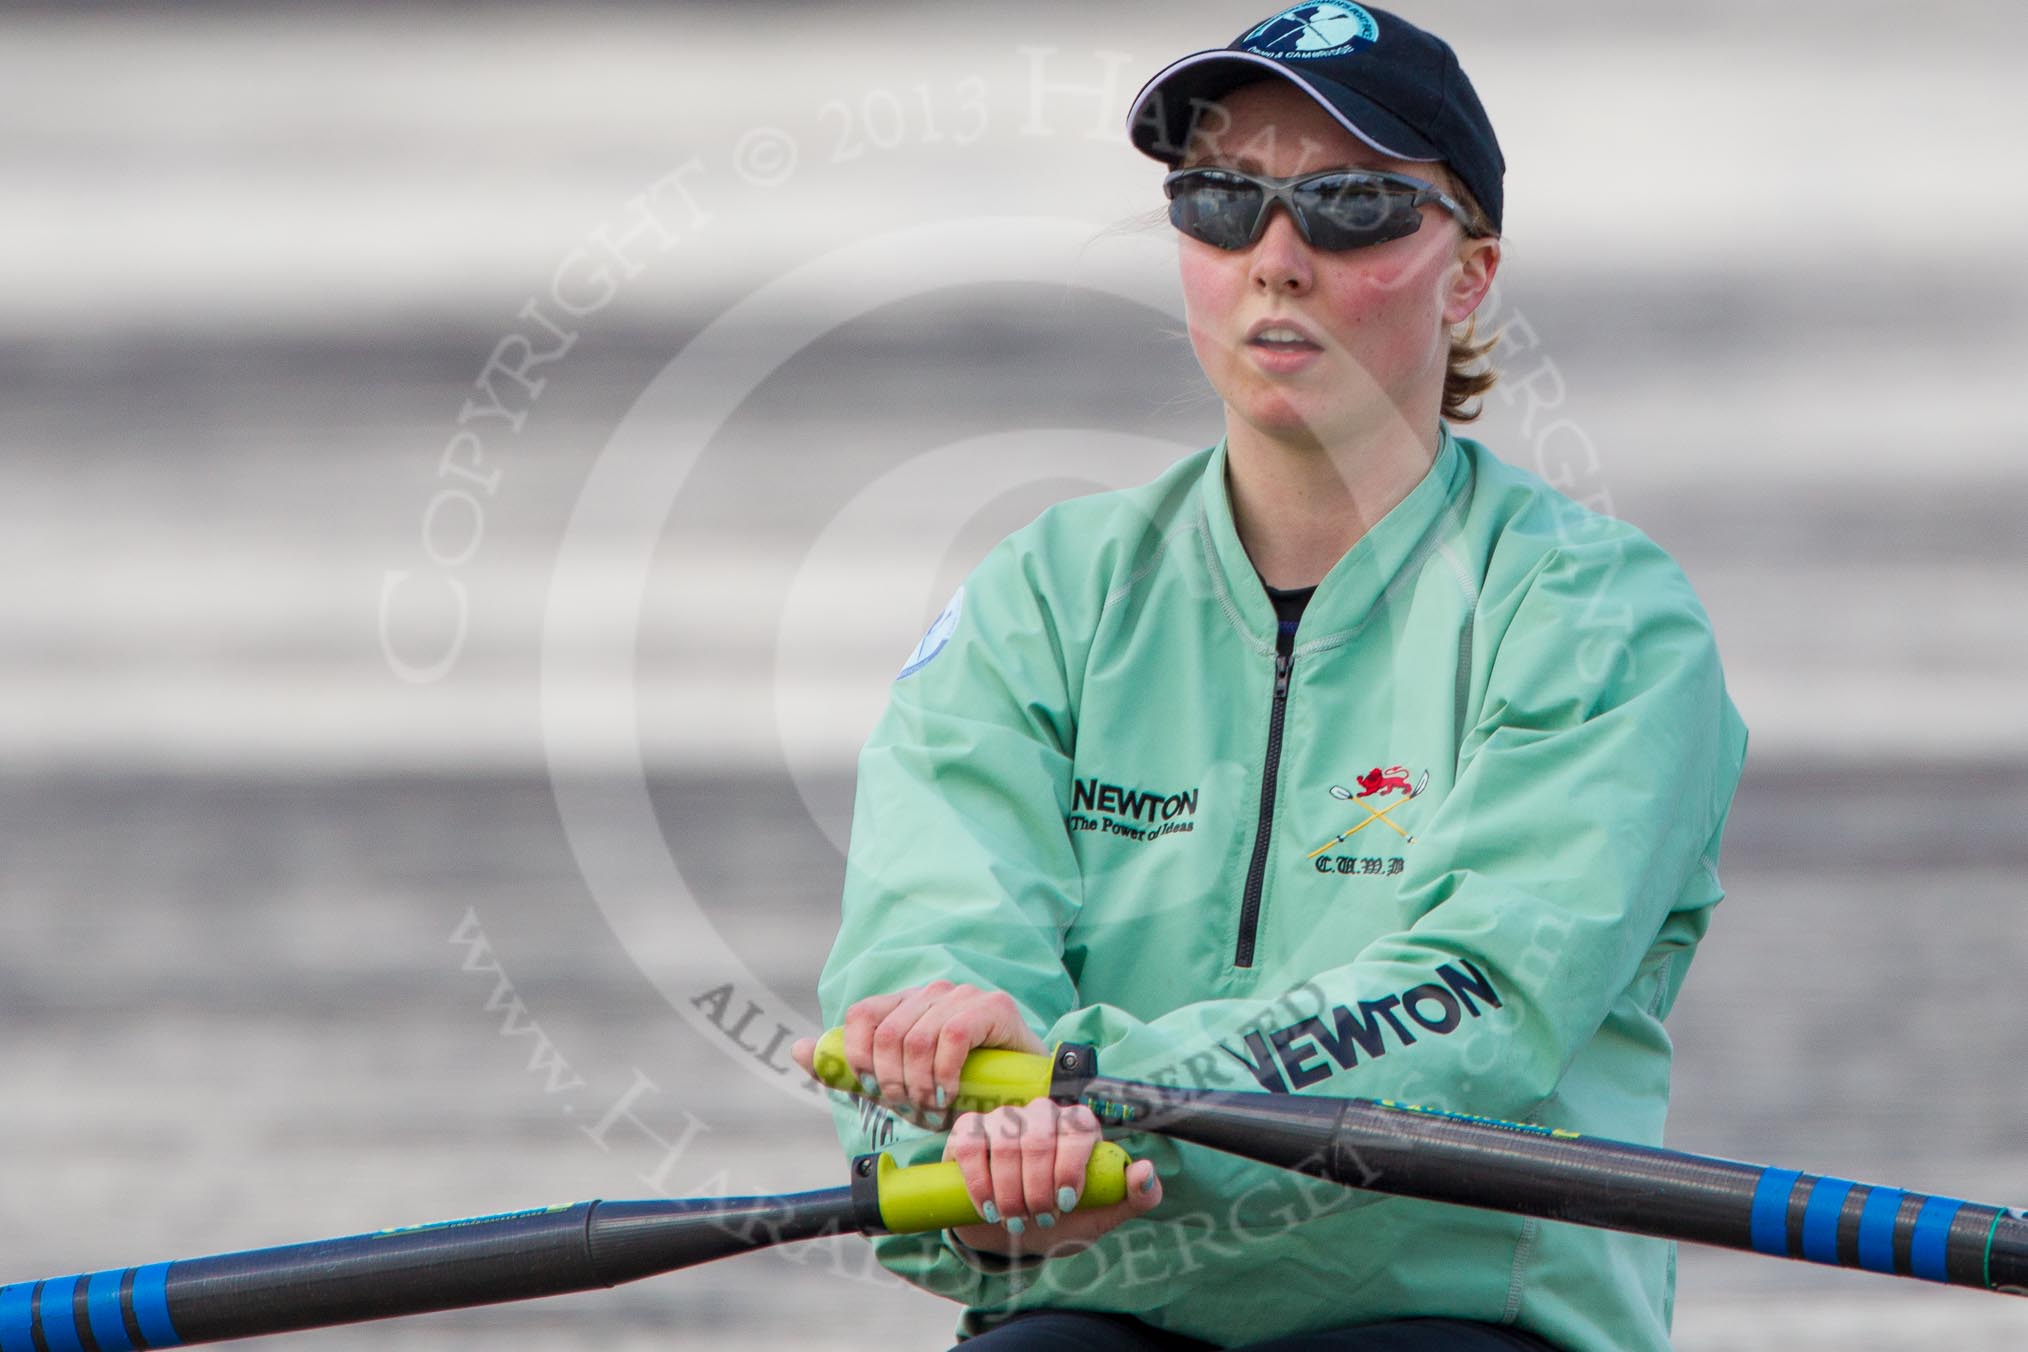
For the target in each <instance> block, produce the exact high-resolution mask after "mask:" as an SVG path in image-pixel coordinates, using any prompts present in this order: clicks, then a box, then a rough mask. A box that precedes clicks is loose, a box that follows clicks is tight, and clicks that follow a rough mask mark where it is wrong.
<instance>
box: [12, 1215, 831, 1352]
mask: <svg viewBox="0 0 2028 1352" xmlns="http://www.w3.org/2000/svg"><path fill="white" fill-rule="evenodd" d="M862 1207H863V1202H855V1201H854V1198H853V1195H852V1190H851V1189H850V1188H831V1189H826V1190H824V1191H820V1192H807V1193H792V1194H788V1195H785V1196H779V1197H743V1198H725V1199H712V1200H704V1201H645V1202H579V1203H578V1204H576V1205H575V1206H568V1207H553V1208H547V1209H542V1210H535V1211H524V1212H513V1213H509V1214H507V1215H501V1216H483V1217H477V1218H474V1219H472V1220H465V1221H449V1222H444V1223H442V1224H437V1225H426V1226H417V1227H414V1228H412V1229H406V1230H390V1231H381V1232H378V1233H374V1234H367V1235H352V1236H348V1237H346V1238H343V1239H326V1240H317V1241H315V1242H312V1243H308V1244H289V1245H284V1246H281V1247H278V1248H271V1249H252V1250H248V1251H246V1252H244V1253H227V1254H217V1255H214V1256H211V1257H207V1258H186V1259H181V1260H178V1261H176V1262H171V1263H153V1264H149V1265H147V1266H145V1267H138V1268H114V1269H109V1270H107V1271H105V1272H96V1273H85V1274H81V1275H77V1276H71V1277H57V1278H50V1279H47V1280H44V1281H38V1282H18V1283H15V1284H14V1285H11V1286H6V1287H0V1352H16V1349H17V1348H18V1349H20V1350H21V1352H34V1350H37V1349H43V1348H48V1349H51V1350H52V1352H73V1350H76V1352H81V1349H83V1348H89V1347H97V1348H99V1349H100V1352H130V1349H135V1348H156V1347H176V1346H181V1345H184V1344H189V1343H204V1342H214V1341H217V1340H219V1339H224V1338H247V1337H252V1336H254V1335H256V1334H266V1333H285V1332H289V1331H291V1330H296V1329H308V1328H322V1327H325V1326H327V1325H331V1324H347V1323H352V1322H355V1321H358V1320H362V1319H384V1318H390V1317H393V1316H396V1315H407V1314H421V1313H424V1312H426V1311H431V1310H450V1309H459V1308H462V1307H465V1306H471V1305H488V1304H493V1303H495V1302H499V1301H507V1300H525V1299H530V1298H533V1297H537V1296H553V1295H561V1294H563V1293H564V1292H567V1291H584V1290H589V1289H592V1288H595V1287H606V1286H614V1285H617V1284H619V1283H621V1282H627V1281H632V1280H634V1279H636V1278H638V1277H646V1276H650V1275H652V1274H654V1273H657V1272H668V1271H671V1270H672V1269H675V1268H680V1267H688V1266H690V1265H692V1264H695V1263H703V1262H708V1261H710V1260H712V1259H715V1258H724V1257H728V1256H730V1255H732V1254H735V1253H742V1252H745V1251H747V1250H749V1249H757V1248H764V1247H766V1246H768V1245H772V1244H780V1243H786V1242H789V1241H792V1240H798V1239H809V1238H814V1237H816V1236H818V1235H823V1234H835V1233H840V1232H844V1231H857V1230H858V1229H859V1228H860V1227H861V1223H862V1220H863V1216H862V1214H861V1208H862Z"/></svg>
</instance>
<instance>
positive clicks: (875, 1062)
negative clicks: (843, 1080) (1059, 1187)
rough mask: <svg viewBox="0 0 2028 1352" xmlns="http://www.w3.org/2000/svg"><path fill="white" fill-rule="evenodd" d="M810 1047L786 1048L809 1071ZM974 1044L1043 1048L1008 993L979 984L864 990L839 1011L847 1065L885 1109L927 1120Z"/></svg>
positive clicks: (950, 1094)
mask: <svg viewBox="0 0 2028 1352" xmlns="http://www.w3.org/2000/svg"><path fill="white" fill-rule="evenodd" d="M816 1045H817V1044H816V1043H814V1042H812V1041H811V1040H810V1039H808V1038H803V1039H801V1040H799V1041H798V1042H797V1043H796V1045H795V1046H794V1047H792V1048H791V1049H790V1054H791V1055H793V1056H794V1057H795V1058H796V1064H797V1065H799V1066H801V1067H802V1068H803V1069H804V1070H805V1071H808V1072H809V1073H811V1074H813V1075H814V1074H815V1073H816V1072H815V1070H814V1068H813V1067H812V1064H811V1061H812V1057H813V1056H814V1054H815V1050H816ZM978 1047H1004V1048H1007V1049H1008V1050H1010V1051H1017V1052H1033V1053H1034V1054H1035V1055H1037V1056H1041V1055H1044V1054H1046V1053H1047V1052H1048V1050H1049V1049H1048V1048H1047V1047H1044V1046H1043V1045H1042V1040H1041V1039H1040V1038H1038V1037H1036V1036H1035V1033H1034V1032H1033V1031H1032V1030H1031V1029H1030V1028H1029V1027H1028V1025H1027V1024H1025V1023H1023V1022H1022V1021H1021V1011H1020V1010H1019V1009H1018V1008H1017V1007H1016V1006H1015V1004H1014V1001H1013V998H1012V997H1011V996H1007V995H1002V994H1001V993H999V992H998V991H982V990H980V989H979V988H978V987H977V986H959V985H953V984H952V983H951V982H948V981H932V982H930V983H929V984H928V985H927V986H915V987H911V988H910V989H908V990H904V991H897V992H895V993H894V994H892V995H870V996H868V997H867V998H866V999H864V1000H861V1001H859V1002H858V1003H856V1004H854V1005H853V1006H852V1007H851V1008H849V1009H847V1010H846V1011H845V1062H846V1064H847V1065H849V1066H851V1068H852V1073H853V1074H854V1075H857V1076H858V1077H859V1082H860V1084H861V1085H862V1086H864V1087H865V1088H866V1090H867V1092H868V1093H869V1094H878V1095H879V1096H880V1101H881V1102H882V1103H884V1104H885V1105H886V1106H887V1107H889V1108H892V1109H893V1110H894V1111H896V1112H898V1113H901V1114H902V1115H903V1116H906V1117H911V1118H913V1119H914V1120H915V1121H917V1122H920V1123H923V1124H925V1125H931V1126H934V1125H936V1124H938V1123H940V1122H942V1121H943V1120H944V1118H945V1117H946V1115H947V1110H948V1109H949V1108H950V1106H951V1104H952V1103H953V1102H955V1101H956V1099H957V1096H958V1072H959V1071H960V1070H962V1069H963V1068H964V1064H965V1058H966V1057H967V1056H969V1055H971V1053H972V1051H973V1049H974V1048H978ZM1087 1153H1089V1152H1087ZM1079 1167H1080V1168H1082V1166H1079Z"/></svg>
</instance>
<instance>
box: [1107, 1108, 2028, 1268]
mask: <svg viewBox="0 0 2028 1352" xmlns="http://www.w3.org/2000/svg"><path fill="white" fill-rule="evenodd" d="M1071 1087H1074V1088H1076V1089H1078V1091H1079V1092H1080V1095H1081V1097H1082V1099H1083V1101H1084V1102H1085V1103H1086V1104H1088V1105H1090V1106H1091V1107H1092V1108H1093V1109H1094V1110H1095V1111H1096V1112H1098V1114H1099V1115H1100V1117H1101V1118H1103V1119H1105V1120H1106V1121H1108V1122H1112V1123H1115V1124H1119V1125H1127V1126H1132V1127H1134V1128H1136V1129H1140V1130H1150V1131H1159V1132H1161V1133H1162V1134H1164V1135H1166V1136H1170V1137H1173V1138H1175V1139H1177V1140H1181V1141H1189V1142H1193V1143H1195V1144H1198V1145H1204V1146H1210V1147H1212V1148H1213V1149H1217V1150H1222V1151H1226V1152H1228V1153H1230V1154H1235V1155H1241V1156H1244V1157H1246V1158H1248V1159H1254V1160H1259V1161H1261V1162H1263V1163H1266V1164H1274V1165H1278V1166H1280V1167H1282V1168H1286V1169H1294V1170H1297V1171H1299V1172H1302V1173H1306V1174H1310V1175H1313V1176H1315V1177H1318V1178H1324V1179H1329V1180H1331V1181H1332V1182H1335V1183H1343V1184H1347V1185H1349V1186H1352V1187H1359V1188H1366V1189H1368V1190H1371V1191H1375V1192H1385V1193H1390V1194H1393V1195H1397V1196H1403V1197H1417V1198H1422V1199H1424V1200H1426V1201H1434V1202H1451V1203H1456V1204H1458V1205H1462V1206H1473V1207H1480V1208H1483V1209H1489V1210H1495V1211H1508V1212H1514V1213H1516V1214H1520V1215H1526V1216H1541V1217H1544V1218H1546V1219H1549V1220H1559V1221H1571V1222H1574V1223H1576V1224H1580V1225H1595V1226H1601V1227H1604V1228H1606V1229H1613V1230H1627V1231H1631V1232H1633V1233H1636V1234H1644V1235H1655V1236H1658V1237H1660V1238H1663V1239H1677V1240H1688V1241H1692V1242H1695V1243H1699V1244H1713V1245H1718V1246H1720V1247H1723V1248H1730V1249H1745V1250H1749V1251H1752V1252H1756V1253H1764V1254H1770V1255H1774V1256H1777V1257H1786V1258H1797V1259H1802V1260H1805V1261H1809V1262H1816V1263H1825V1264H1830V1265H1832V1266H1837V1267H1852V1268H1863V1269H1866V1270H1867V1271H1871V1272H1880V1273H1890V1274H1893V1275H1896V1276H1903V1277H1916V1278H1920V1279H1923V1280H1926V1281H1933V1282H1946V1283H1949V1284H1952V1285H1957V1286H1975V1287H1980V1288H1984V1289H1987V1290H1996V1291H2005V1292H2008V1293H2009V1294H2014V1295H2024V1294H2028V1216H2024V1214H2023V1213H2022V1212H2020V1211H2017V1210H2013V1209H2010V1208H2005V1207H1996V1206H1986V1205H1982V1204H1980V1203H1976V1202H1965V1201H1960V1200H1958V1199H1956V1198H1949V1197H1932V1196H1928V1195H1926V1194H1922V1193H1913V1192H1903V1191H1901V1190H1900V1189H1897V1188H1883V1187H1878V1186H1874V1185H1871V1184H1865V1183H1855V1182H1852V1181H1851V1180H1849V1179H1841V1178H1830V1177H1820V1176H1817V1175H1812V1174H1804V1173H1798V1172H1796V1171H1793V1170H1786V1169H1774V1168H1767V1167H1764V1166H1761V1165H1755V1164H1742V1163H1737V1162H1735V1161H1732V1160H1723V1159H1715V1158H1712V1157H1709V1156H1704V1155H1692V1154H1686V1153H1684V1152H1682V1151H1676V1150H1664V1149H1661V1148H1659V1147H1653V1146H1640V1145H1629V1144H1626V1143H1624V1142H1618V1141H1606V1140H1598V1139H1594V1138H1591V1137H1580V1136H1578V1135H1576V1134H1575V1133H1570V1132H1555V1131H1551V1130H1549V1129H1547V1128H1542V1127H1533V1126H1527V1125H1521V1124H1515V1123H1511V1122H1497V1121H1493V1120H1491V1119H1488V1118H1477V1117H1468V1116H1464V1115H1460V1114H1454V1113H1444V1112H1438V1111H1434V1110H1430V1109H1424V1108H1412V1107H1407V1106H1403V1105H1398V1104H1389V1103H1379V1102H1374V1101H1371V1100H1366V1099H1328V1098H1307V1097H1303V1096H1298V1095H1283V1094H1241V1093H1228V1092H1224V1091H1218V1090H1189V1089H1169V1088H1163V1087H1159V1086H1154V1085H1144V1084H1135V1083H1130V1082H1127V1081H1122V1080H1108V1079H1098V1078H1094V1079H1089V1080H1086V1081H1084V1082H1083V1083H1082V1084H1080V1085H1076V1086H1071Z"/></svg>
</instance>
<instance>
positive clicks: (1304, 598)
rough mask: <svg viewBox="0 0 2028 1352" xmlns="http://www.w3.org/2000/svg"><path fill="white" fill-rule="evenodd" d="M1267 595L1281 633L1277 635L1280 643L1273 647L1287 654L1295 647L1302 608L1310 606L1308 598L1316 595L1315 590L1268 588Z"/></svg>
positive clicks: (1305, 588)
mask: <svg viewBox="0 0 2028 1352" xmlns="http://www.w3.org/2000/svg"><path fill="white" fill-rule="evenodd" d="M1261 585H1262V586H1266V585H1267V584H1266V583H1262V584H1261ZM1267 594H1268V600H1270V601H1272V602H1274V606H1275V618H1276V619H1277V620H1279V621H1281V625H1280V630H1281V632H1280V633H1279V634H1278V635H1277V637H1278V638H1279V639H1280V640H1281V641H1280V642H1279V643H1277V644H1276V645H1275V646H1276V648H1277V649H1278V650H1280V651H1282V652H1287V651H1289V650H1290V649H1291V648H1292V647H1294V646H1295V641H1296V622H1297V621H1298V620H1300V619H1302V618H1303V607H1304V606H1307V605H1308V604H1310V598H1311V597H1312V596H1315V595H1316V594H1317V589H1316V588H1315V587H1290V588H1288V589H1287V590H1286V591H1285V590H1283V589H1282V588H1280V587H1268V589H1267Z"/></svg>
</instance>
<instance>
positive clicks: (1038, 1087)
mask: <svg viewBox="0 0 2028 1352" xmlns="http://www.w3.org/2000/svg"><path fill="white" fill-rule="evenodd" d="M814 1064H815V1066H816V1070H817V1078H818V1079H820V1080H822V1081H823V1082H824V1083H825V1084H827V1085H830V1086H831V1087H832V1088H833V1089H838V1090H842V1091H843V1092H845V1093H847V1094H856V1095H858V1096H859V1097H860V1098H871V1099H878V1098H879V1093H878V1092H877V1091H869V1090H868V1089H867V1087H866V1086H865V1085H863V1084H861V1083H859V1077H858V1076H856V1075H854V1074H853V1073H852V1067H851V1066H849V1065H847V1064H846V1061H845V1030H844V1029H843V1028H833V1029H832V1030H831V1031H830V1032H828V1033H826V1034H824V1036H822V1037H820V1038H818V1039H817V1050H816V1053H815V1058H814ZM1055 1073H1056V1061H1055V1059H1054V1057H1053V1056H1036V1055H1034V1054H1033V1053H1030V1052H1010V1051H1006V1050H1004V1049H1001V1048H998V1047H981V1048H979V1049H978V1050H977V1051H975V1052H973V1053H972V1054H971V1055H970V1056H967V1057H966V1058H965V1068H964V1069H963V1070H961V1071H959V1072H958V1097H957V1100H956V1102H955V1103H953V1104H952V1105H951V1106H952V1107H954V1108H955V1109H957V1111H959V1112H961V1113H986V1112H991V1111H992V1110H993V1109H995V1108H998V1107H1001V1106H1002V1105H1004V1104H1009V1103H1027V1102H1030V1101H1031V1100H1034V1099H1039V1098H1047V1097H1048V1096H1049V1090H1050V1084H1051V1082H1052V1080H1053V1079H1054V1078H1055Z"/></svg>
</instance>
